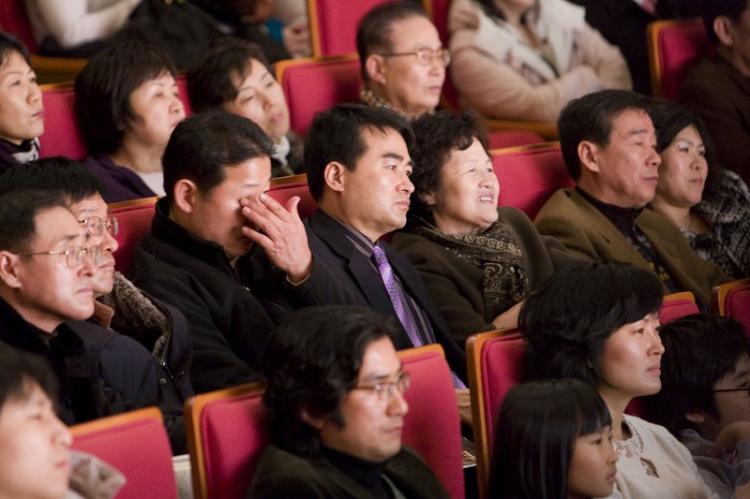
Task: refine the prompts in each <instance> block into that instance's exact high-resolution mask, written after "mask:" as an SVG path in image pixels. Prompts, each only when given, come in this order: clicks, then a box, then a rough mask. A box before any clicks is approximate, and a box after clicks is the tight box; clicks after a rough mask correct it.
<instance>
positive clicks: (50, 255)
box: [0, 190, 181, 428]
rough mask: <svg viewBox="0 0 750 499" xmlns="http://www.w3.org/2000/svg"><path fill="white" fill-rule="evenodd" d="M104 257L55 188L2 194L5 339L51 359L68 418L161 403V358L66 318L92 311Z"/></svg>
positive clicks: (1, 333)
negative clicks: (159, 373) (95, 276)
mask: <svg viewBox="0 0 750 499" xmlns="http://www.w3.org/2000/svg"><path fill="white" fill-rule="evenodd" d="M101 257H102V250H101V248H100V247H98V246H92V245H90V244H89V240H88V235H87V233H86V229H85V228H83V227H81V225H80V224H79V223H78V220H76V218H75V217H74V216H73V214H72V213H71V212H70V211H68V209H67V207H66V206H65V204H64V202H63V201H62V200H61V199H60V198H59V197H58V196H57V195H55V194H53V193H50V192H47V191H41V190H38V191H19V192H13V193H9V194H5V195H3V196H2V197H1V198H0V342H2V343H5V344H6V345H8V346H10V347H13V348H15V349H18V350H23V351H28V352H32V353H36V354H39V355H41V356H43V357H44V358H46V359H47V360H48V361H49V363H50V365H51V366H52V367H53V369H54V371H55V374H56V375H57V377H58V379H59V380H60V384H61V388H62V389H61V392H60V411H61V417H62V419H63V420H64V421H65V422H67V423H69V424H73V423H79V422H84V421H89V420H91V419H95V418H98V417H101V416H105V415H109V414H114V413H118V412H123V411H125V410H129V409H133V408H136V407H146V406H149V405H158V403H159V396H160V393H159V381H158V380H159V378H158V376H157V370H156V369H157V365H156V362H154V360H153V358H152V357H151V356H150V355H149V353H148V352H147V351H146V350H145V349H144V348H143V347H142V346H141V345H139V344H138V343H137V342H135V341H134V340H133V339H131V338H128V337H127V336H122V335H118V334H114V333H113V332H111V331H108V330H106V329H104V328H96V327H93V326H92V327H88V328H80V327H75V325H76V323H75V322H69V321H83V320H86V319H88V318H89V317H91V314H93V312H94V292H93V289H94V275H95V272H96V266H97V265H98V263H99V262H100V258H101ZM74 328H75V329H74ZM178 412H181V407H179V405H178ZM165 416H168V417H172V418H173V420H179V414H174V413H172V414H169V413H167V414H165ZM167 423H168V424H169V421H168V422H167ZM175 425H176V423H175ZM171 427H172V428H174V427H175V426H171Z"/></svg>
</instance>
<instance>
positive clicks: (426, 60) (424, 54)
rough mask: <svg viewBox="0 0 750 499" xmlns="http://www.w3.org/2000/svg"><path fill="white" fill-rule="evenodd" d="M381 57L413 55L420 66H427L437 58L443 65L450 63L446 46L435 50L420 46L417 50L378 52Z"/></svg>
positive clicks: (449, 55)
mask: <svg viewBox="0 0 750 499" xmlns="http://www.w3.org/2000/svg"><path fill="white" fill-rule="evenodd" d="M380 55H382V56H383V57H400V56H404V55H415V56H417V62H419V64H421V65H422V66H429V65H430V64H432V61H433V60H434V59H435V58H437V59H438V61H440V63H442V65H443V66H448V64H450V63H451V53H450V51H449V50H448V49H446V48H439V49H437V50H433V49H431V48H428V47H422V48H419V49H417V50H412V51H411V52H388V53H385V54H380Z"/></svg>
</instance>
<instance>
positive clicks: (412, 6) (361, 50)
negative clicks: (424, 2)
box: [357, 0, 427, 83]
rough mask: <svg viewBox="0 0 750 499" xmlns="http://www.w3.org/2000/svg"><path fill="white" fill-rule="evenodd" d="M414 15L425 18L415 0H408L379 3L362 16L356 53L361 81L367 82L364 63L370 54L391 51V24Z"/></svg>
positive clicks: (358, 26) (367, 77)
mask: <svg viewBox="0 0 750 499" xmlns="http://www.w3.org/2000/svg"><path fill="white" fill-rule="evenodd" d="M414 16H419V17H424V18H427V14H425V12H424V10H422V7H420V5H419V4H418V3H417V2H413V1H408V0H400V1H395V2H385V3H381V4H379V5H376V6H375V7H373V8H372V9H370V10H369V11H367V13H366V14H365V15H364V16H362V19H360V20H359V24H357V53H358V54H359V67H360V72H361V73H362V81H364V82H365V83H367V81H368V80H369V79H370V77H369V76H368V75H367V69H366V68H365V63H366V62H367V58H368V57H369V56H370V55H371V54H376V53H384V52H392V51H393V44H392V43H391V25H392V24H393V23H395V22H397V21H401V20H404V19H408V18H410V17H414Z"/></svg>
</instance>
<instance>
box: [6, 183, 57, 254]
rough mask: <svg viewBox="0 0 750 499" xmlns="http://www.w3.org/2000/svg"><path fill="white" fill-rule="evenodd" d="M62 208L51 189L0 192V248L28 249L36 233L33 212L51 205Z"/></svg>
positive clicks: (48, 208)
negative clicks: (0, 193)
mask: <svg viewBox="0 0 750 499" xmlns="http://www.w3.org/2000/svg"><path fill="white" fill-rule="evenodd" d="M58 207H60V208H65V209H67V207H66V206H65V203H64V202H63V200H62V198H61V197H60V196H59V195H57V194H56V193H54V192H49V191H44V190H38V189H37V190H25V191H16V192H9V193H7V194H3V195H2V196H0V250H4V251H11V252H13V253H20V252H22V251H27V250H28V248H29V246H30V245H31V242H32V241H33V240H34V238H35V237H36V220H35V218H36V216H37V214H39V213H40V212H43V211H45V210H50V209H52V208H58Z"/></svg>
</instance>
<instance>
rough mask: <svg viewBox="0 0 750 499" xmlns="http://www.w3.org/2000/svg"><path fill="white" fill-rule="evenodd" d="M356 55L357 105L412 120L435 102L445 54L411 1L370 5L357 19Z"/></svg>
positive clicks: (447, 54) (427, 21) (446, 59)
mask: <svg viewBox="0 0 750 499" xmlns="http://www.w3.org/2000/svg"><path fill="white" fill-rule="evenodd" d="M357 52H358V53H359V61H360V71H361V73H362V80H363V81H364V86H363V87H362V90H361V92H360V99H361V100H362V102H364V103H366V104H367V105H370V106H383V107H388V108H391V109H393V110H395V111H398V112H399V113H401V114H403V115H405V116H407V117H409V118H414V117H417V116H421V115H422V114H424V113H430V112H432V111H434V110H435V107H436V106H437V105H438V103H439V102H440V94H441V92H442V89H443V81H444V80H445V67H446V66H448V64H449V63H450V61H451V57H450V52H448V50H447V49H445V48H443V45H442V44H441V43H440V37H439V36H438V32H437V29H436V28H435V26H434V25H433V24H432V22H431V21H430V19H429V18H428V17H427V16H426V15H425V13H424V11H423V10H422V9H421V7H419V6H418V4H417V3H415V2H405V1H393V2H386V3H383V4H380V5H377V6H375V7H373V8H372V9H371V10H370V11H369V12H368V13H367V14H365V16H364V17H363V18H362V19H361V20H360V21H359V25H358V27H357Z"/></svg>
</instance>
